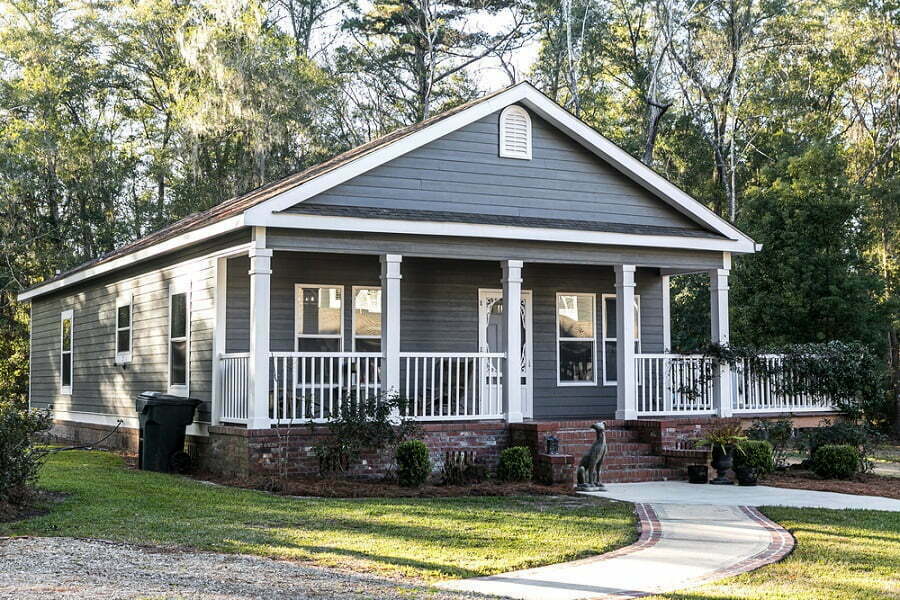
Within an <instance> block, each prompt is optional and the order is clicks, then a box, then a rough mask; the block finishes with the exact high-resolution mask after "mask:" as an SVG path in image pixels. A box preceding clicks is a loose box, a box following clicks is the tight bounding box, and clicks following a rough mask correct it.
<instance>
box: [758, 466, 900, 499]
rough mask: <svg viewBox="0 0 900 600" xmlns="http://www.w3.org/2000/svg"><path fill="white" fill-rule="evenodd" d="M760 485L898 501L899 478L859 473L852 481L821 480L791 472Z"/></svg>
mask: <svg viewBox="0 0 900 600" xmlns="http://www.w3.org/2000/svg"><path fill="white" fill-rule="evenodd" d="M760 483H761V484H762V485H771V486H774V487H781V488H791V489H795V490H815V491H818V492H837V493H839V494H855V495H857V496H882V497H884V498H894V499H896V500H900V477H884V476H882V475H873V474H871V473H861V474H858V475H856V476H855V477H854V478H853V479H850V480H843V479H822V478H821V477H819V476H817V475H816V474H815V473H812V472H810V471H802V470H792V471H785V472H783V473H773V474H771V475H767V476H766V478H765V480H763V481H760Z"/></svg>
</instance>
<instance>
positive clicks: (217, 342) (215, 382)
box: [211, 256, 228, 425]
mask: <svg viewBox="0 0 900 600" xmlns="http://www.w3.org/2000/svg"><path fill="white" fill-rule="evenodd" d="M215 281H216V295H215V306H216V320H215V329H214V330H213V358H212V423H211V424H212V425H218V424H219V423H220V422H221V417H222V400H223V397H222V358H221V356H222V355H223V354H225V321H226V317H227V311H226V308H227V303H228V298H227V290H228V257H227V256H220V257H219V258H217V259H216V271H215Z"/></svg>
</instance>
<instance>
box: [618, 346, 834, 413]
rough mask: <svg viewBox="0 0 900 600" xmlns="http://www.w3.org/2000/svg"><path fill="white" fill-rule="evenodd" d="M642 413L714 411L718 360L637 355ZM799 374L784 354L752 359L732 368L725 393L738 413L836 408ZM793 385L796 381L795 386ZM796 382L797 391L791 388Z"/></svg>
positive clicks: (637, 375) (637, 380) (810, 410)
mask: <svg viewBox="0 0 900 600" xmlns="http://www.w3.org/2000/svg"><path fill="white" fill-rule="evenodd" d="M635 361H636V364H635V378H636V383H637V386H636V388H637V413H638V415H640V416H646V417H650V416H677V415H684V414H695V415H696V414H713V413H714V412H716V409H717V406H716V401H715V397H714V384H715V377H714V375H715V373H714V369H716V368H717V365H716V361H715V360H713V359H712V358H710V357H708V356H707V357H704V356H702V355H697V354H691V355H684V354H638V355H636V356H635ZM798 377H799V375H797V374H793V373H791V371H790V369H789V367H785V365H784V357H783V356H781V355H777V354H767V355H764V356H763V357H762V364H760V365H758V366H754V365H753V363H752V362H751V361H749V360H747V359H744V360H743V361H741V362H739V363H738V364H737V365H735V366H734V367H733V368H732V379H731V389H730V390H728V394H727V395H726V398H727V400H728V401H729V402H730V403H731V407H730V408H731V412H732V413H733V414H746V413H770V412H771V413H794V412H816V411H819V412H821V411H831V410H834V408H833V406H832V405H831V403H830V402H829V401H828V399H827V398H820V397H813V396H811V395H809V394H806V393H804V392H802V387H803V386H801V385H797V384H800V383H802V382H801V381H800V380H799V379H798ZM792 384H793V385H792ZM792 387H796V388H797V390H796V391H792Z"/></svg>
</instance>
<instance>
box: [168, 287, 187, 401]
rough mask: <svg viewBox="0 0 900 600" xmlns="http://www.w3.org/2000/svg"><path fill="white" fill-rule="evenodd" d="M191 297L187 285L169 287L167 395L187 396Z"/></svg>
mask: <svg viewBox="0 0 900 600" xmlns="http://www.w3.org/2000/svg"><path fill="white" fill-rule="evenodd" d="M190 358H191V295H190V291H189V289H188V286H187V284H173V285H171V286H170V287H169V393H170V394H176V395H179V396H186V395H187V394H188V382H189V381H190V363H191V360H190Z"/></svg>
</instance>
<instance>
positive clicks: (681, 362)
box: [635, 354, 715, 416]
mask: <svg viewBox="0 0 900 600" xmlns="http://www.w3.org/2000/svg"><path fill="white" fill-rule="evenodd" d="M635 361H636V363H637V364H636V365H635V377H636V378H637V386H636V390H637V413H638V415H641V416H664V415H683V414H692V415H697V414H712V413H713V412H714V411H715V404H714V401H713V377H712V375H713V373H712V369H713V363H712V361H710V360H709V359H708V358H707V359H705V360H704V357H703V356H702V355H696V354H638V355H636V356H635Z"/></svg>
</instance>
